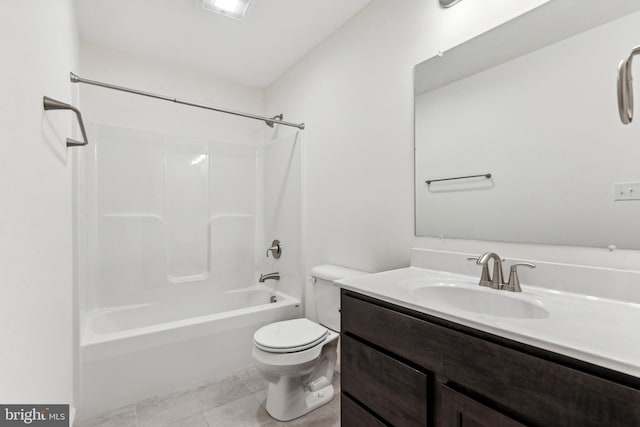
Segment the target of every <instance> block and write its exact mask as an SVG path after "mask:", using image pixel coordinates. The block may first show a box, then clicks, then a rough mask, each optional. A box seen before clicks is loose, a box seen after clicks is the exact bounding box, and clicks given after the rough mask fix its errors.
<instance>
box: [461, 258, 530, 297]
mask: <svg viewBox="0 0 640 427" xmlns="http://www.w3.org/2000/svg"><path fill="white" fill-rule="evenodd" d="M467 259H468V260H469V261H475V262H476V264H478V265H481V266H482V274H481V275H480V282H479V283H478V284H479V285H480V286H487V287H489V288H492V289H503V290H505V291H509V292H522V289H521V288H520V279H519V278H518V267H519V266H523V267H529V268H536V266H535V264H531V263H528V262H521V263H517V264H513V265H512V266H511V268H510V270H509V280H508V282H505V281H504V276H503V274H502V261H504V260H503V259H502V258H500V256H498V254H496V253H495V252H485V253H483V254H482V255H480V256H479V257H473V258H467ZM491 259H493V274H492V275H489V260H491Z"/></svg>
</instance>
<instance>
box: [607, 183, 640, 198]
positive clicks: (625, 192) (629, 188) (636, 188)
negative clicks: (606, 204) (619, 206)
mask: <svg viewBox="0 0 640 427" xmlns="http://www.w3.org/2000/svg"><path fill="white" fill-rule="evenodd" d="M613 200H614V201H620V200H640V182H616V183H615V184H613Z"/></svg>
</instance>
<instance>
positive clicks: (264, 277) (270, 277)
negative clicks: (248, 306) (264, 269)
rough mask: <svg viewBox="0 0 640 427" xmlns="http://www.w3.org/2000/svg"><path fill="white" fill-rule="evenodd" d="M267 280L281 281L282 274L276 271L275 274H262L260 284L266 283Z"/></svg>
mask: <svg viewBox="0 0 640 427" xmlns="http://www.w3.org/2000/svg"><path fill="white" fill-rule="evenodd" d="M265 280H280V273H278V272H277V271H276V272H275V273H267V274H261V275H260V279H258V282H260V283H264V281H265Z"/></svg>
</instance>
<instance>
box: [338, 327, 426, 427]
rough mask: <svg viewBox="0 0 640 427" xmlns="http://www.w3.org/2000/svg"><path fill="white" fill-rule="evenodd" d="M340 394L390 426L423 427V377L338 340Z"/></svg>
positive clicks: (345, 338) (357, 345)
mask: <svg viewBox="0 0 640 427" xmlns="http://www.w3.org/2000/svg"><path fill="white" fill-rule="evenodd" d="M341 345H342V349H341V356H340V357H341V359H340V364H341V367H342V369H341V376H340V381H341V383H342V391H343V392H345V393H347V394H349V395H351V396H353V397H354V398H355V399H357V400H358V401H359V402H361V403H362V404H363V405H365V406H366V407H368V408H370V409H371V410H373V411H374V412H375V413H376V414H378V415H379V416H380V417H381V418H383V419H385V420H386V421H388V422H389V423H391V424H392V425H394V426H421V427H424V426H426V425H427V375H425V374H424V373H422V372H420V371H418V370H416V369H413V368H412V367H410V366H407V365H405V364H404V363H402V362H399V361H397V360H395V359H393V358H391V357H389V356H387V355H385V354H383V353H381V352H379V351H377V350H375V349H373V348H371V347H369V346H367V345H366V344H362V343H361V342H359V341H356V340H354V339H352V338H350V337H348V336H343V337H342V344H341Z"/></svg>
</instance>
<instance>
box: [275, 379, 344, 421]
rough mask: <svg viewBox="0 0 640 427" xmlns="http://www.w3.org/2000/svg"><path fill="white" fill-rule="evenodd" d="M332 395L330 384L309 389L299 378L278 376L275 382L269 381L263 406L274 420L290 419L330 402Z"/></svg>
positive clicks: (332, 390) (333, 391) (333, 392)
mask: <svg viewBox="0 0 640 427" xmlns="http://www.w3.org/2000/svg"><path fill="white" fill-rule="evenodd" d="M334 395H335V390H334V389H333V385H331V384H329V385H327V386H324V387H322V388H321V389H319V390H316V391H311V390H309V389H308V388H307V387H305V386H304V385H303V384H302V379H301V378H292V377H280V380H279V381H278V382H277V383H269V390H268V394H267V404H266V405H265V407H266V409H267V412H268V413H269V415H271V416H272V417H273V418H275V419H276V420H278V421H291V420H293V419H295V418H298V417H301V416H303V415H304V414H307V413H309V412H311V411H313V410H314V409H317V408H319V407H321V406H322V405H325V404H327V403H329V402H331V399H333V396H334Z"/></svg>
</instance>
